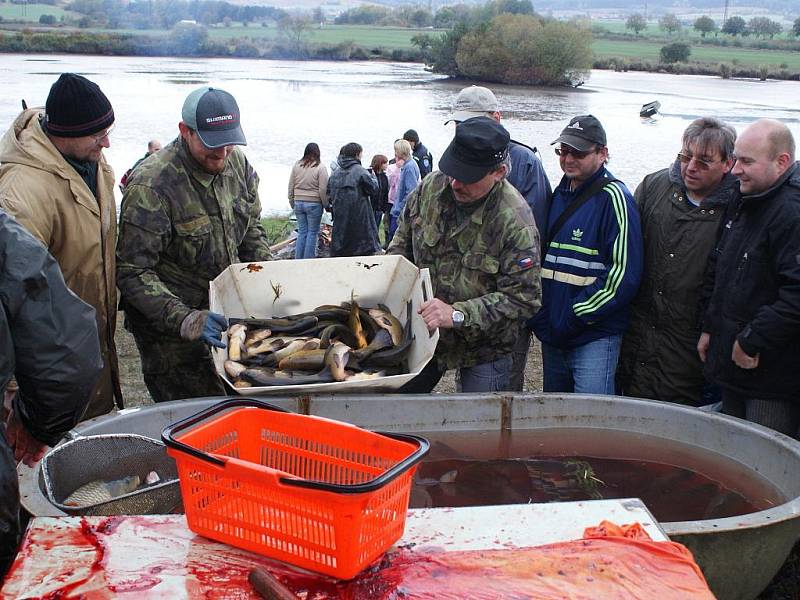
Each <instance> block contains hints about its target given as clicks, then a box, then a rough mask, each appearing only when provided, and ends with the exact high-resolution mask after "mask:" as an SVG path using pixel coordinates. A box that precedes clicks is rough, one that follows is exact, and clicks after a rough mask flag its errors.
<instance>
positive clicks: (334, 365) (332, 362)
mask: <svg viewBox="0 0 800 600" xmlns="http://www.w3.org/2000/svg"><path fill="white" fill-rule="evenodd" d="M350 350H351V348H350V346H347V345H345V344H343V343H342V342H335V343H334V344H332V345H331V346H330V347H329V348H328V349H327V350H325V366H326V367H327V368H328V369H329V370H330V372H331V375H332V376H333V379H334V380H336V381H344V379H345V377H347V373H346V371H345V366H346V365H347V360H348V358H349V357H350Z"/></svg>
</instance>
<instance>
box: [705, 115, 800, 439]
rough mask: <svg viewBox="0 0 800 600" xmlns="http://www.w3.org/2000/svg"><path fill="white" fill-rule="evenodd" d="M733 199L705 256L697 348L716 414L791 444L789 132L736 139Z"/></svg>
mask: <svg viewBox="0 0 800 600" xmlns="http://www.w3.org/2000/svg"><path fill="white" fill-rule="evenodd" d="M735 155H736V163H735V164H734V167H733V170H732V171H731V173H733V175H735V176H736V177H738V178H739V188H740V192H741V197H740V198H738V199H736V200H735V201H733V202H731V204H730V205H729V207H728V211H727V212H726V214H725V217H724V219H723V223H724V226H723V227H722V228H721V235H720V237H719V239H718V241H717V245H716V248H715V249H714V252H713V253H712V257H711V261H710V265H709V269H710V272H711V273H713V277H714V278H713V288H712V292H711V295H710V303H709V305H708V309H707V311H706V313H705V320H704V322H703V334H702V335H701V336H700V340H699V341H698V344H697V350H698V352H699V354H700V358H701V360H703V361H704V362H705V363H706V365H705V373H706V375H707V376H708V377H709V378H710V379H711V380H712V381H714V382H716V383H718V384H719V385H720V386H722V409H723V412H725V413H726V414H729V415H733V416H737V417H741V418H745V419H747V420H749V421H754V422H756V423H760V424H761V425H765V426H767V427H771V428H772V429H775V430H777V431H780V432H782V433H785V434H787V435H791V436H794V437H795V438H798V439H800V378H798V376H797V374H798V371H800V261H798V256H800V167H798V165H797V163H795V143H794V139H793V138H792V134H791V132H790V131H789V128H788V127H786V126H785V125H783V124H782V123H780V122H778V121H773V120H770V119H762V120H760V121H756V122H755V123H753V124H752V125H750V126H749V127H748V128H747V129H745V130H744V131H743V132H742V134H741V135H740V136H739V139H737V140H736V148H735Z"/></svg>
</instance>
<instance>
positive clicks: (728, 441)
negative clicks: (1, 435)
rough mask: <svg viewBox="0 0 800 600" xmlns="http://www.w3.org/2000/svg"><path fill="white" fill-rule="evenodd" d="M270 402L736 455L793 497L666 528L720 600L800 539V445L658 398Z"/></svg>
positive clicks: (129, 415) (360, 418)
mask: <svg viewBox="0 0 800 600" xmlns="http://www.w3.org/2000/svg"><path fill="white" fill-rule="evenodd" d="M267 400H268V401H269V402H273V403H275V404H278V405H281V406H283V407H285V408H288V409H290V410H293V411H296V412H300V413H304V414H315V415H320V416H325V417H330V418H334V419H340V420H343V421H348V422H351V423H355V424H358V425H361V426H364V427H368V428H376V429H382V430H388V431H417V432H419V431H464V430H486V429H489V430H491V429H501V428H504V429H512V430H513V429H542V428H546V429H553V428H563V427H569V428H576V427H578V428H588V429H596V428H601V429H607V430H614V431H622V432H632V433H642V434H646V435H648V436H656V437H662V438H666V439H670V440H675V441H678V442H683V443H686V444H689V445H693V446H696V447H700V448H703V449H705V450H708V451H711V452H716V453H718V454H722V455H725V456H728V457H729V458H732V459H733V460H736V461H738V462H740V463H742V464H744V465H746V466H748V467H749V468H750V469H753V470H755V471H757V472H759V473H760V474H761V475H762V476H763V477H765V478H766V479H767V480H769V481H770V482H771V483H772V484H773V485H774V486H775V487H776V488H777V489H778V490H779V491H780V492H781V493H782V494H783V496H785V497H786V498H790V499H791V500H789V501H788V502H786V503H784V504H782V505H780V506H776V507H774V508H771V509H769V510H764V511H761V512H758V513H753V514H750V515H745V516H742V517H732V518H727V519H715V520H705V521H691V522H673V523H662V526H663V528H664V530H665V531H666V533H667V534H668V535H669V536H670V538H672V539H673V540H676V541H679V542H681V543H683V544H685V545H686V546H688V547H689V548H690V549H691V550H692V552H693V553H694V556H695V558H696V560H697V562H698V563H699V564H700V566H701V567H702V569H703V572H704V573H705V575H706V578H707V579H708V582H709V584H710V586H711V588H712V590H713V591H714V593H715V594H716V595H717V596H718V597H719V598H721V599H722V600H728V599H730V600H738V599H742V600H749V599H751V598H755V597H756V596H757V595H758V593H759V592H761V590H763V589H764V587H766V585H767V584H768V583H769V581H770V580H771V579H772V578H773V577H774V575H775V573H776V572H777V571H778V569H779V568H780V566H781V565H782V564H783V562H784V561H785V559H786V557H787V556H788V554H789V552H790V550H791V548H792V546H793V545H794V543H795V542H796V541H797V540H798V538H800V443H797V442H796V441H794V440H792V439H790V438H788V437H786V436H783V435H781V434H779V433H776V432H774V431H771V430H769V429H766V428H763V427H759V426H757V425H753V424H752V423H748V422H746V421H742V420H739V419H735V418H732V417H727V416H725V415H720V414H709V413H703V412H700V411H698V410H696V409H692V408H688V407H684V406H680V405H676V404H670V403H665V402H657V401H651V400H635V399H631V398H622V397H612V396H580V395H570V394H564V395H555V394H454V395H425V396H330V395H326V396H314V397H309V396H301V397H297V398H283V397H281V398H278V397H270V398H268V399H267ZM217 401H219V398H217V399H200V400H191V401H181V402H170V403H166V404H161V405H157V406H152V407H147V408H141V409H130V410H125V411H121V412H120V413H119V414H115V415H110V416H106V417H100V418H98V419H94V420H92V421H88V422H86V423H83V424H81V425H80V426H79V427H77V428H76V429H75V430H74V433H75V434H76V435H90V434H96V433H111V432H121V431H127V432H133V433H140V434H143V435H148V436H152V437H155V438H158V437H159V436H160V433H161V429H162V428H163V427H164V426H165V425H166V424H168V423H171V422H174V421H176V420H178V419H180V418H182V417H184V416H188V415H190V414H193V413H195V412H197V411H199V410H201V409H202V408H204V407H206V406H208V405H210V404H213V403H214V402H217ZM684 466H691V465H684ZM21 479H22V482H23V490H22V491H23V502H24V504H25V506H26V508H28V510H29V511H30V512H32V513H33V514H36V515H54V514H58V511H57V510H55V509H54V507H52V505H50V504H49V503H47V501H46V500H45V499H44V498H43V497H42V494H41V491H40V488H39V485H38V473H37V472H36V471H31V470H27V469H25V468H23V473H22V477H21Z"/></svg>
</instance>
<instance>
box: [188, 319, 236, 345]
mask: <svg viewBox="0 0 800 600" xmlns="http://www.w3.org/2000/svg"><path fill="white" fill-rule="evenodd" d="M227 328H228V320H227V319H226V318H225V317H224V316H222V315H220V314H218V313H214V312H211V311H208V310H193V311H192V312H190V313H189V314H188V315H187V317H186V318H185V319H184V320H183V323H181V337H182V338H183V339H185V340H192V341H194V340H200V341H202V342H205V343H206V344H208V345H209V346H216V347H217V348H225V347H226V345H225V342H223V341H222V339H221V338H222V332H223V331H225V330H226V329H227Z"/></svg>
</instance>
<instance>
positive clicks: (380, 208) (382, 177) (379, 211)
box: [368, 154, 389, 231]
mask: <svg viewBox="0 0 800 600" xmlns="http://www.w3.org/2000/svg"><path fill="white" fill-rule="evenodd" d="M388 163H389V159H388V158H386V157H385V156H384V155H383V154H376V155H375V156H373V157H372V162H371V163H370V166H369V169H368V171H369V173H370V175H372V176H373V177H374V178H375V180H376V181H377V182H378V194H377V195H375V196H370V202H371V203H372V210H373V211H374V212H375V225H376V226H377V227H378V231H380V228H381V219H382V218H383V213H385V212H386V211H387V210H388V209H389V178H388V177H387V176H386V166H387V165H388Z"/></svg>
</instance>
